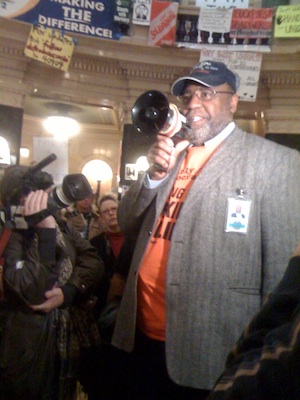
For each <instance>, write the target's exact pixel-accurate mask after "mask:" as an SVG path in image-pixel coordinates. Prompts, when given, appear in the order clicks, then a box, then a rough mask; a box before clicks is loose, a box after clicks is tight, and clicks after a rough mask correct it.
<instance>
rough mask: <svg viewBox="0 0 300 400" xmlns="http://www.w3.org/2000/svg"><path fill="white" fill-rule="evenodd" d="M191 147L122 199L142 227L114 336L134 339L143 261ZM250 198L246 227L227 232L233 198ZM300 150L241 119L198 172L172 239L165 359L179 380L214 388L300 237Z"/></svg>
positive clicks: (119, 341) (126, 213) (121, 343)
mask: <svg viewBox="0 0 300 400" xmlns="http://www.w3.org/2000/svg"><path fill="white" fill-rule="evenodd" d="M184 156H185V152H183V153H182V154H181V157H179V159H178V162H177V166H176V167H175V168H174V169H173V170H172V171H171V172H170V175H169V178H168V179H167V180H166V181H165V182H164V183H163V184H161V185H160V186H159V187H158V188H156V189H148V188H146V186H145V185H144V179H145V177H142V178H141V179H140V180H139V181H138V182H136V183H135V184H134V185H133V186H132V187H131V188H130V190H129V191H128V192H127V194H126V195H125V196H124V198H123V199H122V201H121V203H120V206H119V211H118V218H119V224H120V227H121V229H122V231H123V232H124V234H125V235H126V234H133V233H137V232H138V239H137V244H136V248H135V252H134V256H133V259H132V264H131V268H130V271H129V275H128V278H127V284H126V288H125V291H124V295H123V298H122V303H121V307H120V311H119V315H118V319H117V323H116V327H115V332H114V336H113V339H112V343H113V345H115V346H116V347H118V348H121V349H123V350H126V351H131V350H132V349H133V346H134V337H135V323H136V322H135V321H136V308H137V299H136V287H137V276H138V270H139V266H140V263H141V260H142V258H143V255H144V253H145V249H146V246H147V243H148V241H149V239H150V236H151V232H152V230H153V228H154V225H155V222H156V220H157V218H158V216H159V215H160V213H161V212H162V210H163V207H164V205H165V202H166V200H167V198H168V195H169V193H170V190H171V188H172V185H173V182H174V180H175V178H176V174H177V171H178V169H179V166H180V164H181V161H182V158H183V157H184ZM237 188H243V189H244V190H245V191H246V193H247V198H248V199H249V200H251V206H250V214H249V223H248V229H247V233H246V234H241V233H237V232H226V231H225V222H226V216H227V211H226V210H227V202H228V198H230V197H232V196H233V195H234V194H235V192H236V189H237ZM299 198H300V154H299V152H298V151H296V150H292V149H289V148H287V147H284V146H281V145H278V144H275V143H273V142H271V141H269V140H266V139H264V138H261V137H258V136H256V135H253V134H249V133H246V132H244V131H242V130H240V129H239V128H238V127H236V128H235V129H234V131H233V132H232V133H231V134H230V135H229V137H228V138H226V139H225V140H224V142H223V143H222V144H221V145H220V146H219V148H218V149H217V150H216V151H215V153H214V154H213V156H212V157H211V158H210V159H209V161H208V162H207V163H206V164H205V166H204V167H203V169H202V170H201V173H200V174H199V175H198V177H197V178H196V179H195V181H194V183H193V185H192V187H191V189H190V190H189V193H188V195H187V197H186V200H185V203H184V204H183V206H182V208H181V211H180V215H179V216H178V219H177V222H176V225H175V227H174V230H173V233H172V239H171V246H170V253H169V258H168V264H167V278H166V360H167V368H168V372H169V375H170V377H171V379H172V380H174V381H175V382H176V383H177V384H179V385H183V386H189V387H194V388H202V389H210V388H211V387H212V385H213V383H214V382H215V380H216V379H217V377H218V376H219V374H220V373H221V372H222V370H223V367H224V363H225V359H226V355H227V354H228V352H229V350H230V349H231V347H232V346H233V344H234V343H235V341H236V340H237V338H238V337H239V336H240V334H241V332H242V331H243V328H244V326H245V325H246V323H247V321H248V320H249V319H250V317H252V316H253V315H254V314H255V313H256V312H257V311H258V310H259V308H260V306H261V304H262V300H263V297H264V295H265V294H266V293H268V292H269V291H271V290H272V289H273V288H274V287H275V286H276V284H277V283H278V282H279V280H280V279H281V277H282V275H283V272H284V270H285V267H286V265H287V263H288V260H289V258H290V256H291V254H292V253H293V251H294V249H295V248H296V245H297V243H298V241H299V239H300V201H299Z"/></svg>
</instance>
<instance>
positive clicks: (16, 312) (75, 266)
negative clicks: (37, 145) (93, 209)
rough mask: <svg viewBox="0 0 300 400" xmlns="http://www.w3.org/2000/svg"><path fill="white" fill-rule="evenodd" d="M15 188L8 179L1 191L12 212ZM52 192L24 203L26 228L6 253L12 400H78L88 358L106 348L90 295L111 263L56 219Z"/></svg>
mask: <svg viewBox="0 0 300 400" xmlns="http://www.w3.org/2000/svg"><path fill="white" fill-rule="evenodd" d="M12 168H13V167H12ZM6 172H7V174H9V173H10V171H6ZM41 174H46V173H41ZM9 181H10V179H6V180H5V175H4V178H3V181H2V182H1V189H0V191H1V198H2V202H3V204H4V206H5V207H6V208H7V207H10V204H8V203H7V200H8V199H10V198H13V196H12V193H10V190H15V189H12V187H13V186H14V185H9V184H7V185H6V183H7V182H9ZM44 186H45V185H42V184H41V185H39V184H37V185H36V187H35V188H34V191H31V192H30V193H29V194H28V195H27V196H25V197H24V196H22V198H21V199H20V202H19V204H20V205H23V206H24V208H23V215H24V219H25V221H24V224H22V229H19V228H18V227H15V228H14V229H13V230H12V233H11V236H10V239H9V242H8V244H7V246H6V248H5V252H4V289H5V299H6V302H7V307H8V316H7V320H6V324H5V327H4V340H3V346H2V347H3V348H2V349H1V353H2V360H1V361H2V362H1V393H0V396H1V398H2V399H4V400H7V399H9V400H13V399H21V398H23V399H31V400H50V399H51V400H56V399H58V400H60V399H61V400H68V399H74V397H75V393H76V386H77V379H78V367H79V364H80V355H81V353H82V352H83V351H85V350H86V349H88V348H90V347H91V346H96V345H98V344H99V341H100V338H99V334H98V331H97V327H96V325H95V322H94V320H93V317H92V313H91V309H90V307H89V295H90V294H91V292H92V290H93V289H94V287H95V285H96V284H97V283H98V281H99V280H100V279H101V277H102V275H103V270H104V268H103V264H102V262H101V261H100V259H99V258H98V256H97V254H96V250H95V249H94V248H93V247H92V246H91V245H90V243H89V242H88V241H87V240H84V239H82V238H81V236H80V234H79V233H78V232H76V231H75V229H74V228H73V227H72V225H71V224H67V223H66V222H65V221H59V220H57V218H56V216H55V217H54V216H53V215H52V214H50V212H49V211H48V209H47V204H48V192H49V190H45V189H46V188H45V187H44ZM7 187H8V188H9V189H7ZM41 189H43V190H41ZM14 204H16V203H14ZM13 217H14V216H13V215H12V216H11V218H12V219H13ZM26 224H27V225H28V226H27V228H26V229H24V227H26Z"/></svg>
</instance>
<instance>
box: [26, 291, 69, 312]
mask: <svg viewBox="0 0 300 400" xmlns="http://www.w3.org/2000/svg"><path fill="white" fill-rule="evenodd" d="M45 297H46V299H47V300H46V301H44V303H42V304H38V305H32V306H31V308H32V309H33V310H34V311H41V312H44V313H48V312H50V311H52V310H54V309H55V308H58V307H60V306H61V305H62V304H63V302H64V294H63V291H62V290H61V288H59V287H57V286H54V287H53V288H52V289H51V290H47V292H45Z"/></svg>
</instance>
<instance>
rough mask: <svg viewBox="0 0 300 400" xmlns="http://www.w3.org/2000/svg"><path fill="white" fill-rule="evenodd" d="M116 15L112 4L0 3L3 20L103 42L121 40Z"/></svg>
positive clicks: (66, 0)
mask: <svg viewBox="0 0 300 400" xmlns="http://www.w3.org/2000/svg"><path fill="white" fill-rule="evenodd" d="M114 12H115V2H114V1H111V0H101V1H97V0H95V1H93V0H29V1H28V0H27V1H24V0H10V1H4V0H0V16H1V17H5V18H13V19H17V20H19V21H23V22H28V23H30V24H39V25H43V26H45V27H48V28H53V29H58V30H62V31H68V32H72V33H76V34H83V35H88V36H94V37H98V38H102V39H119V36H120V29H119V25H118V24H117V23H116V22H114Z"/></svg>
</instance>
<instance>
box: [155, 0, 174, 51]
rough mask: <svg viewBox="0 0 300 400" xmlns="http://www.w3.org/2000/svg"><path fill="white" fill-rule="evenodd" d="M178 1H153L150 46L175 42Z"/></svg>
mask: <svg viewBox="0 0 300 400" xmlns="http://www.w3.org/2000/svg"><path fill="white" fill-rule="evenodd" d="M177 13H178V3H172V2H170V1H156V0H153V1H152V7H151V17H150V27H149V34H148V44H149V45H150V46H161V45H163V44H165V45H169V46H170V45H173V44H174V43H175V34H176V23H177Z"/></svg>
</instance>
